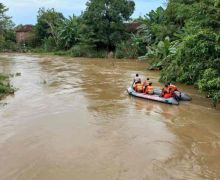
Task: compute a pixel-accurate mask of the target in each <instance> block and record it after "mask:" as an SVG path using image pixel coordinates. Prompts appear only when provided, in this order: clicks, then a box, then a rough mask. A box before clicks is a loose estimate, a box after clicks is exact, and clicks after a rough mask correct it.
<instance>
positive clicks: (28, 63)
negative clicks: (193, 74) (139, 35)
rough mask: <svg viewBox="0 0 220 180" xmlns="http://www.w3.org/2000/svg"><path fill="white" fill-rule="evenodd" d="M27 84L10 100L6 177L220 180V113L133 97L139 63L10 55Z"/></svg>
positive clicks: (4, 119) (7, 67) (0, 145)
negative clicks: (133, 83) (132, 83)
mask: <svg viewBox="0 0 220 180" xmlns="http://www.w3.org/2000/svg"><path fill="white" fill-rule="evenodd" d="M0 72H4V73H6V74H16V73H21V75H20V76H15V77H12V78H11V82H12V84H13V86H14V87H16V88H18V89H17V91H16V93H15V95H14V96H9V97H7V98H6V99H4V100H3V101H1V106H0V177H1V178H0V179H1V180H73V179H74V180H88V179H94V180H148V179H150V180H151V179H152V180H159V179H163V180H168V179H181V180H184V179H185V180H190V179H192V180H197V179H198V180H200V179H210V180H213V179H216V180H217V179H220V110H219V109H217V110H215V109H212V108H210V102H209V101H208V100H207V99H205V98H204V97H203V96H202V95H200V94H198V93H197V91H196V90H195V89H193V88H192V87H188V86H180V89H181V90H183V91H185V92H187V93H188V94H190V95H191V96H192V97H193V101H192V102H181V103H180V105H179V106H172V105H166V104H161V103H158V102H153V101H146V100H142V99H136V98H134V97H130V96H129V95H128V94H127V92H126V88H127V87H129V85H130V83H131V80H132V78H133V76H134V75H135V73H140V74H141V75H142V76H143V77H150V79H151V80H152V82H153V83H154V85H156V86H161V84H159V83H158V78H159V74H158V73H157V72H150V71H146V64H144V63H143V62H138V61H116V60H104V59H80V58H75V59H72V58H64V57H57V56H40V55H22V54H1V55H0Z"/></svg>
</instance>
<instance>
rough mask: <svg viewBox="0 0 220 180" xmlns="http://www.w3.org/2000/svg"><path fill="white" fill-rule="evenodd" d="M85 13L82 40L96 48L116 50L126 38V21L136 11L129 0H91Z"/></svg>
mask: <svg viewBox="0 0 220 180" xmlns="http://www.w3.org/2000/svg"><path fill="white" fill-rule="evenodd" d="M86 6H87V7H86V10H85V12H84V13H83V16H82V19H83V25H84V26H83V28H82V39H81V40H82V41H83V43H86V44H91V45H92V46H94V47H95V48H96V49H107V50H109V51H110V50H114V49H115V47H116V45H117V44H118V43H120V42H121V40H123V39H125V37H126V33H125V28H126V27H125V24H124V21H127V20H129V18H130V16H131V15H132V14H133V11H134V6H135V4H134V2H133V1H128V0H111V1H110V0H89V1H88V2H87V4H86Z"/></svg>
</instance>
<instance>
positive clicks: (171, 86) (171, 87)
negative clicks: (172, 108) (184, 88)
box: [169, 84, 177, 92]
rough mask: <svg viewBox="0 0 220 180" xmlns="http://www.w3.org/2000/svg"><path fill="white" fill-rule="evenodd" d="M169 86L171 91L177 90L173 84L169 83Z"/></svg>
mask: <svg viewBox="0 0 220 180" xmlns="http://www.w3.org/2000/svg"><path fill="white" fill-rule="evenodd" d="M169 88H170V90H171V91H173V92H174V91H177V87H176V86H175V85H174V84H170V85H169Z"/></svg>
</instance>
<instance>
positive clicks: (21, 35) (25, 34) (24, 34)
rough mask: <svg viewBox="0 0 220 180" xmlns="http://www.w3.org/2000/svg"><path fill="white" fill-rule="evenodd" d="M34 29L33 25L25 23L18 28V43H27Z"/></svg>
mask: <svg viewBox="0 0 220 180" xmlns="http://www.w3.org/2000/svg"><path fill="white" fill-rule="evenodd" d="M32 31H33V25H24V26H22V27H21V28H18V29H17V30H16V41H17V43H25V42H26V41H27V40H28V38H29V35H30V33H31V32H32Z"/></svg>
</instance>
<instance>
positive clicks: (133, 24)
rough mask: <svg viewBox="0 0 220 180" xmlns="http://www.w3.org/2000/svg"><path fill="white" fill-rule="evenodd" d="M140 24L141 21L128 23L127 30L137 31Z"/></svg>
mask: <svg viewBox="0 0 220 180" xmlns="http://www.w3.org/2000/svg"><path fill="white" fill-rule="evenodd" d="M140 25H141V23H140V22H131V23H127V31H128V32H136V31H137V29H138V27H139V26H140Z"/></svg>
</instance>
